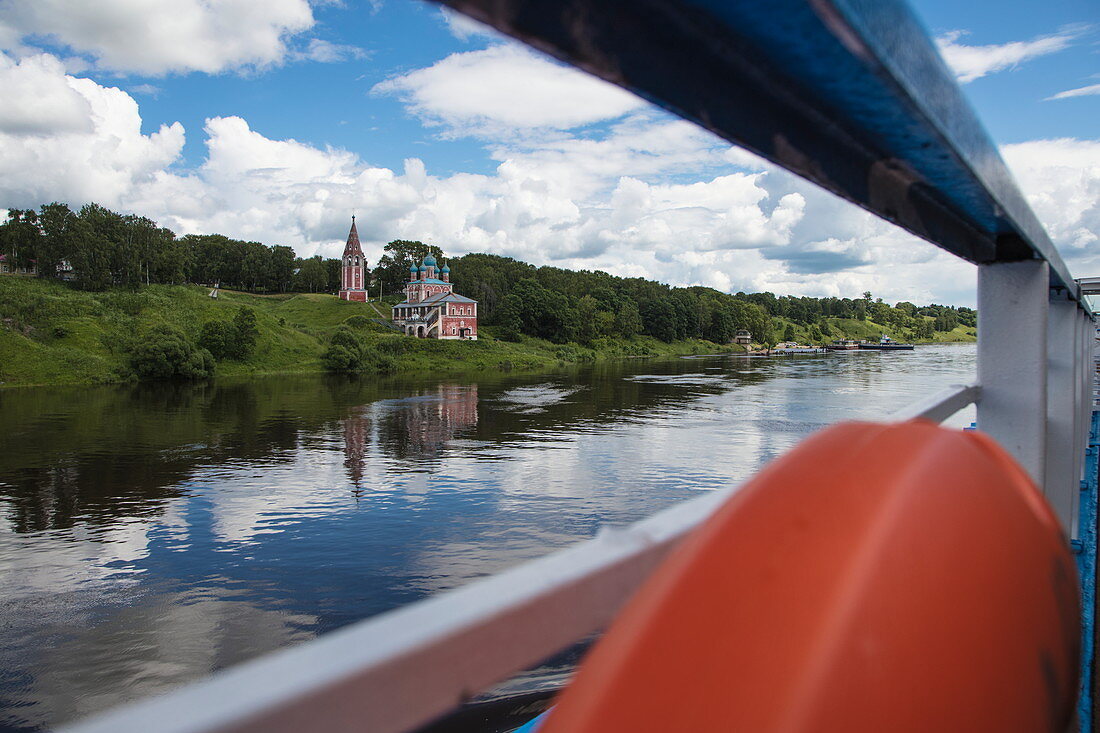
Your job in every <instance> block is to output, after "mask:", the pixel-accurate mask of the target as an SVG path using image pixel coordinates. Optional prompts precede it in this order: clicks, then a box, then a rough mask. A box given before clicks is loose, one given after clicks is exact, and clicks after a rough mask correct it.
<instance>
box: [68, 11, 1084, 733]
mask: <svg viewBox="0 0 1100 733" xmlns="http://www.w3.org/2000/svg"><path fill="white" fill-rule="evenodd" d="M445 4H447V5H449V6H451V7H452V8H454V9H456V10H459V11H461V12H464V13H466V14H468V15H471V16H472V17H474V18H475V19H476V20H480V21H482V22H484V23H487V24H489V25H491V26H493V27H495V28H497V29H498V30H500V31H502V32H504V33H507V34H509V35H512V36H514V37H516V38H519V39H521V40H524V41H526V42H528V43H530V44H531V45H533V46H535V47H537V48H539V49H541V50H543V51H546V52H548V53H550V54H552V55H554V56H556V57H558V58H559V59H562V60H564V61H566V62H568V63H571V64H573V65H575V66H578V67H580V68H582V69H585V70H586V71H588V72H591V73H593V74H595V75H597V76H600V77H603V78H604V79H607V80H609V81H611V82H614V83H616V84H619V85H620V86H623V87H625V88H627V89H629V90H632V91H634V92H636V93H638V94H640V95H641V96H643V97H645V98H646V99H649V100H651V101H653V102H656V103H657V104H660V105H662V106H663V107H665V108H666V109H668V110H670V111H672V112H674V113H676V114H678V115H680V116H682V117H684V118H685V119H688V120H692V121H694V122H696V123H698V124H699V125H701V126H703V127H705V128H706V129H709V130H711V131H712V132H714V133H716V134H717V135H719V136H721V137H724V138H725V139H727V140H729V141H731V142H733V143H736V144H739V145H742V146H743V147H746V148H748V149H750V150H752V151H754V152H755V153H757V154H758V155H761V156H762V157H764V158H766V159H768V160H770V161H772V162H773V163H776V164H778V165H780V166H782V167H784V168H787V169H788V170H791V171H793V172H795V173H797V174H799V175H801V176H803V177H805V178H807V179H809V180H811V181H814V182H816V183H818V184H819V185H821V186H822V187H824V188H826V189H827V190H830V191H832V192H834V193H836V194H838V195H840V196H843V197H844V198H846V199H848V200H850V201H852V202H854V203H856V204H858V205H859V206H862V207H863V208H865V209H867V210H868V211H870V212H872V213H873V214H875V215H877V216H880V217H882V218H884V219H886V220H888V221H891V222H893V223H895V224H897V225H898V226H900V227H902V228H904V229H907V230H908V231H910V232H912V233H913V234H915V235H917V236H919V237H922V238H924V239H926V240H928V241H929V242H931V243H933V244H935V245H937V246H939V247H941V248H942V249H944V250H946V251H948V252H950V253H952V254H954V255H956V256H958V257H961V258H962V259H964V260H966V261H968V262H971V263H974V264H975V265H977V270H978V275H977V303H978V314H979V319H980V324H979V331H978V375H977V376H978V379H977V383H976V384H972V385H961V386H957V387H952V388H950V389H948V390H946V391H945V392H943V393H941V394H939V395H935V396H932V397H929V398H927V399H925V400H922V401H921V402H919V403H917V404H915V405H912V406H909V407H907V408H905V409H903V410H901V411H900V412H898V413H896V414H895V415H893V416H891V419H895V420H906V419H913V418H924V419H928V420H933V421H942V420H944V419H946V418H947V417H948V416H950V415H952V414H954V413H955V412H957V411H958V410H960V409H962V408H963V407H966V406H967V405H970V404H976V405H977V426H978V428H979V429H981V430H983V431H985V432H986V433H988V434H990V435H991V436H992V437H994V438H995V439H996V440H997V441H999V442H1000V443H1001V445H1003V446H1004V447H1005V448H1006V449H1007V450H1008V451H1009V452H1010V453H1011V454H1012V455H1013V456H1015V457H1016V459H1017V460H1018V461H1019V462H1020V464H1021V465H1022V466H1023V467H1024V468H1025V469H1026V470H1027V471H1028V472H1029V474H1030V475H1031V477H1032V479H1033V480H1034V481H1035V483H1036V484H1037V485H1038V486H1039V487H1040V488H1041V489H1042V491H1043V492H1044V494H1045V495H1046V498H1047V499H1048V501H1049V502H1050V504H1051V506H1052V507H1053V508H1054V510H1055V512H1056V513H1057V515H1058V517H1059V519H1060V520H1061V522H1062V524H1063V527H1064V528H1065V529H1066V532H1067V535H1069V536H1071V537H1074V538H1076V537H1078V535H1079V532H1078V522H1079V519H1080V517H1079V513H1080V507H1081V503H1080V502H1079V494H1080V493H1081V486H1082V484H1081V478H1082V476H1083V467H1084V463H1083V457H1084V453H1085V447H1086V441H1087V439H1088V433H1089V426H1090V420H1091V412H1090V411H1091V409H1092V402H1093V399H1092V378H1093V374H1094V372H1095V369H1096V367H1095V364H1094V361H1093V348H1094V342H1095V323H1094V320H1095V319H1094V316H1093V313H1092V311H1091V310H1090V308H1089V306H1088V304H1087V303H1086V302H1085V300H1084V299H1083V296H1082V288H1081V286H1080V285H1079V284H1078V283H1077V282H1076V281H1075V280H1074V279H1073V278H1072V277H1071V275H1070V273H1069V270H1068V269H1067V267H1066V265H1065V263H1064V262H1063V261H1062V259H1061V257H1060V255H1059V254H1058V251H1057V249H1056V248H1055V247H1054V245H1053V243H1052V242H1051V241H1050V239H1049V237H1048V236H1047V234H1046V232H1045V231H1044V230H1043V228H1042V226H1041V225H1040V224H1039V222H1038V220H1037V219H1036V217H1035V215H1034V214H1033V213H1032V211H1031V209H1030V208H1029V207H1028V205H1027V204H1026V202H1025V201H1024V198H1023V196H1022V195H1021V194H1020V192H1019V191H1018V189H1017V187H1016V185H1015V183H1014V182H1013V180H1012V177H1011V175H1010V174H1009V172H1008V170H1007V168H1006V167H1005V165H1004V163H1003V161H1002V160H1001V158H1000V155H999V154H998V152H997V149H996V146H995V145H994V144H993V143H992V141H990V139H989V138H988V136H987V135H986V133H985V132H984V130H983V129H982V128H981V125H980V124H979V123H978V121H977V119H976V118H975V116H974V113H973V112H972V111H971V109H970V107H969V106H968V104H967V103H966V102H965V100H964V99H963V96H962V93H961V92H960V90H959V88H958V86H957V84H956V83H955V81H954V78H953V77H952V75H951V73H950V71H949V70H948V69H947V67H946V66H945V65H944V63H943V61H942V60H941V58H940V57H939V55H938V53H937V51H936V49H935V47H934V45H933V43H932V41H931V40H930V39H929V37H928V35H927V34H926V33H925V32H924V30H923V29H922V28H921V26H920V24H919V23H918V22H917V21H916V19H915V18H914V16H913V15H912V13H911V12H910V11H909V9H908V8H907V7H906V6H905V4H904V3H902V2H901V1H900V0H876V1H875V2H866V1H864V0H774V1H773V2H769V3H753V2H727V1H724V0H562V2H555V3H541V2H537V1H536V0H445ZM777 18H780V19H782V20H783V22H781V23H779V22H776V19H777ZM735 490H736V487H735V486H732V485H730V486H725V487H716V490H715V491H714V492H712V493H710V494H707V495H704V496H701V497H699V498H697V499H693V500H691V501H688V502H685V503H682V504H679V505H676V506H673V507H671V508H669V509H666V510H664V511H662V512H659V513H657V514H655V515H653V516H651V517H649V518H647V519H644V520H642V521H640V522H638V523H636V524H634V525H631V526H629V527H626V528H621V529H620V528H608V529H606V530H604V531H602V532H601V533H600V534H599V535H598V536H596V537H595V538H594V539H592V540H589V541H587V542H583V543H581V544H578V545H576V546H574V547H571V548H568V549H565V550H562V551H559V552H555V553H553V554H551V555H549V556H547V557H544V558H541V559H538V560H535V561H532V562H528V563H525V564H523V565H521V566H519V567H516V568H513V569H511V570H508V571H506V572H504V573H501V574H499V575H496V576H493V577H490V578H486V579H484V580H479V581H476V582H473V583H470V584H469V585H466V586H463V587H461V588H458V589H456V590H453V591H449V592H445V593H441V594H439V595H437V596H433V597H430V598H427V599H425V600H422V601H420V602H417V603H413V604H411V605H409V606H406V607H403V608H399V609H397V610H394V611H391V612H388V613H385V614H382V615H379V616H377V617H374V618H371V619H367V620H365V621H361V622H358V623H355V624H352V625H350V626H347V627H345V628H343V629H341V630H338V631H335V632H332V633H329V634H325V635H323V636H321V637H319V638H317V639H314V640H312V641H309V642H305V643H303V644H300V645H297V646H294V647H291V648H288V649H284V650H281V651H278V652H275V653H272V654H269V655H267V656H264V657H261V658H259V659H256V660H253V661H250V662H246V663H244V664H241V665H239V666H237V667H234V668H231V669H228V670H225V671H222V672H219V673H217V674H215V675H214V676H212V677H211V678H209V679H207V680H205V681H201V682H198V683H197V684H194V685H191V686H189V687H184V688H182V689H180V690H178V691H176V692H173V693H170V694H168V695H166V696H163V697H159V698H155V699H151V700H146V701H141V702H138V703H136V704H133V705H131V706H129V707H125V708H122V709H120V710H117V711H113V712H109V713H107V714H105V715H101V716H99V717H96V718H93V719H90V720H88V721H85V722H82V723H79V724H76V725H74V726H72V727H71V728H69V730H71V731H80V732H81V733H92V732H93V731H95V732H97V733H98V732H104V733H106V732H108V731H109V732H110V733H119V731H147V730H158V731H163V732H165V733H184V732H185V731H186V732H188V733H200V732H202V733H207V732H213V731H219V732H221V733H225V732H227V731H265V732H266V731H299V730H318V729H323V730H326V731H363V730H369V731H372V733H396V732H397V731H407V730H412V729H415V728H416V727H417V726H419V725H422V724H424V723H426V722H428V721H430V720H432V719H433V718H435V717H437V716H439V715H441V714H443V713H445V712H446V711H448V710H450V709H452V708H454V707H455V706H457V705H458V704H460V703H461V702H463V701H464V700H467V699H469V698H470V697H471V696H473V695H476V694H477V693H478V692H479V691H482V690H485V689H486V688H488V687H489V686H491V685H493V684H494V683H496V682H498V681H501V680H503V679H505V678H507V677H508V676H510V675H512V674H514V673H516V672H518V671H520V670H523V669H526V668H528V667H530V666H532V665H534V664H536V663H538V662H539V661H540V660H543V659H545V658H546V657H548V656H549V655H551V654H553V653H554V652H556V651H558V650H560V649H562V648H564V647H566V646H569V645H570V644H573V643H574V642H576V641H577V640H580V639H582V638H584V637H586V636H587V635H589V634H592V633H593V632H597V631H599V630H600V629H602V628H605V627H606V626H607V624H608V623H609V622H610V620H611V619H612V618H613V617H614V615H615V613H616V611H617V610H618V609H619V608H620V607H621V606H622V604H623V602H624V601H625V600H626V599H627V598H628V597H629V596H630V595H631V593H632V592H633V591H634V590H635V589H636V588H637V587H638V586H639V584H640V583H641V582H642V581H643V580H644V579H645V578H646V576H647V575H648V574H649V573H650V571H651V570H652V569H653V568H654V567H655V566H656V565H657V564H658V563H659V562H660V561H661V559H662V558H663V557H664V556H665V555H667V554H668V552H669V551H670V550H671V549H672V548H674V547H675V546H676V545H677V543H678V542H679V541H680V540H681V539H682V538H683V537H684V536H685V535H686V534H687V533H688V532H690V531H691V529H692V528H693V527H695V526H696V525H698V524H699V523H700V522H702V521H703V520H705V519H706V518H707V516H708V515H709V514H710V513H711V512H712V510H714V509H715V507H717V506H718V505H719V504H720V503H721V502H722V500H723V499H724V498H725V497H726V496H728V495H729V494H730V493H731V492H733V491H735ZM1084 519H1085V521H1086V522H1088V523H1090V525H1089V526H1093V525H1094V524H1095V517H1094V516H1086V517H1085V518H1084ZM1090 534H1091V536H1092V538H1093V539H1094V538H1095V532H1091V533H1090ZM1077 547H1078V550H1079V552H1081V553H1084V554H1085V555H1089V553H1091V557H1094V556H1095V546H1094V545H1093V546H1091V547H1090V546H1088V543H1086V544H1085V545H1082V544H1081V543H1077ZM1086 566H1087V567H1093V568H1094V567H1095V565H1091V566H1090V565H1088V564H1087V563H1086ZM1085 591H1086V592H1085V594H1084V604H1085V615H1086V616H1089V615H1090V613H1091V611H1090V609H1092V608H1094V605H1095V601H1094V598H1093V597H1092V596H1091V595H1090V591H1089V590H1088V589H1087V588H1086V589H1085ZM1086 636H1087V637H1089V638H1091V629H1089V628H1087V629H1086ZM1090 648H1091V647H1090ZM1085 664H1086V666H1088V664H1089V659H1088V655H1086V659H1085ZM1086 676H1087V675H1086ZM1089 717H1091V716H1090V711H1082V720H1085V719H1088V718H1089Z"/></svg>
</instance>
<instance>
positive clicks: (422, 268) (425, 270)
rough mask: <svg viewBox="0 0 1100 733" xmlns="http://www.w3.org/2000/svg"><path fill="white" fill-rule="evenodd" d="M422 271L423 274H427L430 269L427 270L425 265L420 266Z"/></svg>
mask: <svg viewBox="0 0 1100 733" xmlns="http://www.w3.org/2000/svg"><path fill="white" fill-rule="evenodd" d="M420 271H421V272H427V271H428V268H427V267H424V265H421V266H420Z"/></svg>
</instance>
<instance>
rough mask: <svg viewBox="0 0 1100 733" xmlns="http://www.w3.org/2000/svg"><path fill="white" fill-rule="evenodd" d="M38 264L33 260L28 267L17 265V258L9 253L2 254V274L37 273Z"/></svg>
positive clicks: (0, 271)
mask: <svg viewBox="0 0 1100 733" xmlns="http://www.w3.org/2000/svg"><path fill="white" fill-rule="evenodd" d="M37 274H38V264H37V263H35V261H34V260H31V264H30V265H29V266H27V267H24V266H22V265H16V264H15V260H13V259H12V258H11V257H8V256H7V255H0V275H37Z"/></svg>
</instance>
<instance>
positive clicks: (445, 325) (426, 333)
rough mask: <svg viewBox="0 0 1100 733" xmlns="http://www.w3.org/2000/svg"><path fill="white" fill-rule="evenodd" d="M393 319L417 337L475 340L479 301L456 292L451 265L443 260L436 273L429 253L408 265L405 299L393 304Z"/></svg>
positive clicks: (433, 260)
mask: <svg viewBox="0 0 1100 733" xmlns="http://www.w3.org/2000/svg"><path fill="white" fill-rule="evenodd" d="M437 274H438V277H436V275H437ZM393 323H394V325H395V326H401V327H403V328H404V329H405V333H406V334H408V335H409V336H416V337H418V338H433V339H472V340H475V341H476V340H477V301H476V300H471V299H470V298H467V297H465V296H462V295H458V294H457V293H455V292H454V286H452V285H451V268H450V267H448V266H447V265H445V264H444V265H443V267H442V269H440V270H439V272H438V273H437V272H436V261H435V258H434V257H432V256H431V255H428V256H427V257H425V258H424V261H423V262H422V263H420V266H419V267H417V266H416V265H415V264H414V265H413V266H412V267H410V268H409V282H408V283H407V284H406V285H405V300H404V302H402V303H398V304H397V305H395V306H394V307H393Z"/></svg>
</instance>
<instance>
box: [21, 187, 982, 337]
mask: <svg viewBox="0 0 1100 733" xmlns="http://www.w3.org/2000/svg"><path fill="white" fill-rule="evenodd" d="M0 251H2V252H4V253H5V254H7V255H8V256H9V257H11V258H12V259H13V260H15V261H16V262H17V263H19V264H29V263H31V262H32V261H36V262H37V265H38V268H39V275H40V276H41V277H59V276H61V275H62V274H63V273H71V275H72V279H73V284H74V285H76V286H77V287H80V288H84V289H89V290H102V289H106V288H109V287H117V286H131V287H134V286H138V285H140V284H142V283H166V284H179V283H201V284H213V283H219V284H220V285H221V286H222V287H226V288H232V289H240V290H248V291H252V292H287V291H296V292H335V291H336V290H338V289H339V287H340V265H341V263H340V260H339V259H333V258H328V259H325V258H322V257H320V256H316V257H310V258H305V259H303V258H298V257H296V256H295V254H294V251H293V250H292V249H291V248H290V247H286V246H282V245H274V246H265V245H263V244H261V243H259V242H246V241H242V240H237V239H231V238H229V237H225V236H222V235H220V234H202V235H196V234H188V235H185V236H182V237H177V236H176V235H175V234H174V233H173V232H172V231H171V230H169V229H166V228H163V227H158V226H157V224H156V223H155V222H153V221H151V220H149V219H147V218H145V217H139V216H134V215H124V214H118V213H116V212H113V211H110V210H108V209H106V208H104V207H102V206H99V205H98V204H94V203H92V204H88V205H86V206H84V207H82V208H81V209H80V210H79V211H77V212H74V211H72V210H71V209H70V208H69V207H68V206H67V205H65V204H61V203H52V204H46V205H44V206H42V207H40V208H39V209H38V210H37V211H35V210H33V209H27V210H19V209H13V210H11V211H10V212H9V214H8V219H7V221H6V222H4V223H3V224H0ZM428 254H431V255H433V256H435V258H436V259H437V260H441V259H442V258H443V251H442V250H441V249H440V248H439V247H435V246H432V245H427V244H424V243H422V242H418V241H410V240H395V241H393V242H390V243H389V244H387V245H386V246H385V253H384V255H383V256H382V257H381V258H380V259H379V261H378V263H377V265H376V267H375V268H374V269H373V271H372V273H371V274H372V281H373V282H374V285H373V286H372V288H373V287H379V286H380V290H381V292H382V293H383V294H385V295H396V294H399V293H400V292H401V290H402V289H403V288H404V285H405V283H406V281H407V280H408V275H409V268H410V266H412V265H415V264H417V263H419V262H420V261H421V260H422V259H423V258H424V257H425V256H426V255H428ZM62 263H67V264H68V265H69V268H65V269H62V268H61V265H62ZM451 265H452V279H453V281H454V283H455V287H456V290H458V291H459V292H461V293H462V294H464V295H467V296H469V297H471V298H474V299H475V300H477V301H478V302H479V314H480V317H481V319H482V321H483V322H484V323H487V324H488V325H493V326H497V327H498V328H499V330H500V332H501V334H502V335H503V336H504V337H506V338H518V337H519V335H520V334H528V335H532V336H539V337H542V338H546V339H549V340H551V341H554V342H558V343H564V342H566V341H579V342H581V343H591V342H593V341H595V340H596V339H599V338H602V337H609V336H619V335H625V336H630V335H634V334H639V333H641V334H646V335H649V336H653V337H656V338H658V339H661V340H664V341H672V340H676V339H684V338H705V339H708V340H711V341H715V342H719V343H723V342H728V341H730V340H731V339H732V338H733V336H734V334H735V333H736V332H737V331H738V330H740V329H745V330H748V331H749V332H751V333H752V334H753V337H754V339H755V340H756V341H758V342H769V341H773V340H777V339H778V338H780V337H782V336H784V335H786V333H785V332H783V333H774V332H773V328H774V327H773V324H774V322H775V321H774V319H775V318H784V319H787V320H788V321H791V322H793V323H796V324H800V325H802V326H805V327H806V328H807V329H808V333H809V334H810V335H811V337H815V336H820V337H824V336H825V334H827V333H828V327H827V325H826V324H825V319H826V318H851V319H856V320H868V319H869V320H872V321H874V322H876V323H880V324H883V325H887V326H892V327H896V328H899V329H908V330H909V331H910V332H912V333H913V334H914V335H915V336H917V337H924V338H927V337H930V336H931V335H932V332H933V331H937V330H938V331H950V330H952V329H954V328H955V327H956V326H958V325H960V324H961V325H964V326H975V325H976V322H977V314H976V313H975V312H974V311H973V310H971V309H969V308H955V307H952V306H943V305H936V304H932V305H927V306H916V305H914V304H912V303H908V302H901V303H898V304H897V305H895V306H890V305H889V304H887V303H883V302H882V299H881V298H878V299H873V298H872V296H871V293H864V294H863V296H862V297H861V298H809V297H795V296H776V295H775V294H773V293H768V292H765V293H737V294H735V295H730V294H728V293H722V292H719V291H717V290H714V289H711V288H704V287H689V288H673V287H670V286H668V285H663V284H661V283H658V282H654V281H652V280H644V279H642V278H620V277H615V276H612V275H610V274H608V273H606V272H598V271H596V272H593V271H588V270H582V271H579V272H577V271H572V270H564V269H561V268H556V267H535V266H533V265H529V264H527V263H524V262H519V261H517V260H514V259H511V258H507V257H499V256H495V255H484V254H471V255H466V256H465V257H461V258H457V259H455V260H452V261H451ZM212 328H214V327H212ZM225 335H226V334H221V336H220V337H224V336H225ZM220 337H219V336H218V335H217V334H213V333H211V334H210V339H211V343H215V342H216V341H217V340H218V338H220ZM216 348H217V347H215V349H214V350H216Z"/></svg>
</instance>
